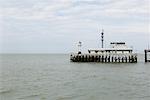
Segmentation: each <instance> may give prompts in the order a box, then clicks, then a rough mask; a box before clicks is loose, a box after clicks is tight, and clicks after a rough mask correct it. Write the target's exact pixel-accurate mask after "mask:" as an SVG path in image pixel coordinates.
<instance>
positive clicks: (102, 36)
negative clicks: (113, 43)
mask: <svg viewBox="0 0 150 100" xmlns="http://www.w3.org/2000/svg"><path fill="white" fill-rule="evenodd" d="M101 41H102V48H104V30H103V29H102V33H101Z"/></svg>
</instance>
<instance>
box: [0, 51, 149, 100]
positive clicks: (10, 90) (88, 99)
mask: <svg viewBox="0 0 150 100" xmlns="http://www.w3.org/2000/svg"><path fill="white" fill-rule="evenodd" d="M0 100H150V63H145V62H144V55H138V63H94V62H93V63H92V62H91V63H74V62H70V57H69V54H0Z"/></svg>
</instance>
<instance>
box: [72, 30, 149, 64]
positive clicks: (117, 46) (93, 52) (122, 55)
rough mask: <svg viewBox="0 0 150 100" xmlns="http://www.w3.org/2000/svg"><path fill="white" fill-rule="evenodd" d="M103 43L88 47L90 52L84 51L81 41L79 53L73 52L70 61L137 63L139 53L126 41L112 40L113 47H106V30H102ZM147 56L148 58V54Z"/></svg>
mask: <svg viewBox="0 0 150 100" xmlns="http://www.w3.org/2000/svg"><path fill="white" fill-rule="evenodd" d="M101 43H102V44H101V48H95V49H88V53H82V52H81V46H82V42H80V41H79V44H78V53H71V54H70V61H72V62H101V63H137V54H136V53H133V48H130V47H128V46H127V45H126V44H125V42H111V43H110V46H111V47H109V48H104V30H102V33H101ZM146 55H147V52H146ZM145 58H146V59H147V56H146V57H145ZM146 61H148V60H146Z"/></svg>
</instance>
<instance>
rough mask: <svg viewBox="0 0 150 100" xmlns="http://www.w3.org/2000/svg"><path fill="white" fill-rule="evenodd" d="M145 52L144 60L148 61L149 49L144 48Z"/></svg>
mask: <svg viewBox="0 0 150 100" xmlns="http://www.w3.org/2000/svg"><path fill="white" fill-rule="evenodd" d="M144 52H145V62H150V59H148V53H149V52H150V49H148V50H144Z"/></svg>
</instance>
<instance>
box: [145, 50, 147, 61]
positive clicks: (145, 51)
mask: <svg viewBox="0 0 150 100" xmlns="http://www.w3.org/2000/svg"><path fill="white" fill-rule="evenodd" d="M145 62H147V50H145Z"/></svg>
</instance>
